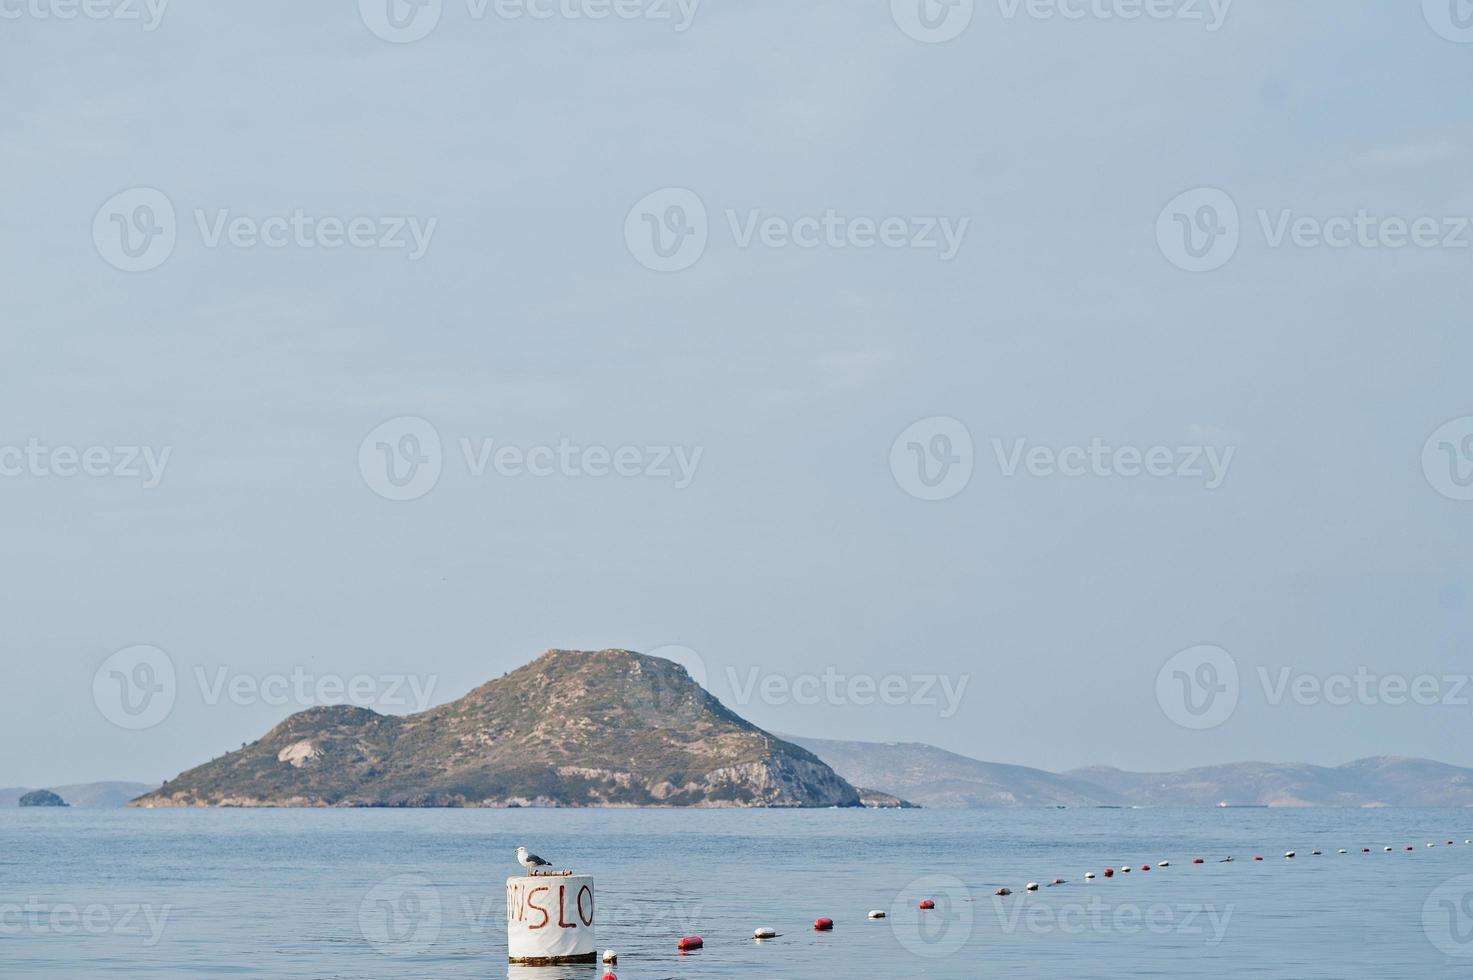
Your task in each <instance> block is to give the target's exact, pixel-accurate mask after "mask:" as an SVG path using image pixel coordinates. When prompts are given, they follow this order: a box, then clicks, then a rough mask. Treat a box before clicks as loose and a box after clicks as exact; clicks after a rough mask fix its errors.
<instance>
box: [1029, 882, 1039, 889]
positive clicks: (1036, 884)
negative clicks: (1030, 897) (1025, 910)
mask: <svg viewBox="0 0 1473 980" xmlns="http://www.w3.org/2000/svg"><path fill="white" fill-rule="evenodd" d="M1028 890H1029V891H1031V892H1036V891H1038V882H1036V881H1030V882H1028Z"/></svg>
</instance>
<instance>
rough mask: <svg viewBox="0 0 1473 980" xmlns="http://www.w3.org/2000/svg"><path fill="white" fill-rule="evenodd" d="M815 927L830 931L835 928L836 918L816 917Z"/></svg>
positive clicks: (821, 930) (819, 929)
mask: <svg viewBox="0 0 1473 980" xmlns="http://www.w3.org/2000/svg"><path fill="white" fill-rule="evenodd" d="M813 928H815V929H817V930H818V931H819V932H830V931H832V930H833V928H834V920H833V919H827V918H825V919H814V920H813Z"/></svg>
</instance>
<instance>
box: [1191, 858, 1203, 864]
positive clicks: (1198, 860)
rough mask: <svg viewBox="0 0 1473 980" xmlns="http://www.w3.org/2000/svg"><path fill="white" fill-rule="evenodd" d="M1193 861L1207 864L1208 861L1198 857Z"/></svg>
mask: <svg viewBox="0 0 1473 980" xmlns="http://www.w3.org/2000/svg"><path fill="white" fill-rule="evenodd" d="M1192 863H1193V864H1206V863H1207V862H1206V861H1203V860H1202V859H1201V858H1197V859H1195V860H1194V861H1192Z"/></svg>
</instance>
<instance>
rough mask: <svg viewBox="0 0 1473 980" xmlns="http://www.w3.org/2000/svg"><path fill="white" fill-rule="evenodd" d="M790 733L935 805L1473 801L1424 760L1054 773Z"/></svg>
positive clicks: (876, 781)
mask: <svg viewBox="0 0 1473 980" xmlns="http://www.w3.org/2000/svg"><path fill="white" fill-rule="evenodd" d="M786 737H787V738H788V740H789V741H791V742H793V743H794V744H797V745H801V746H803V747H804V748H806V749H808V750H809V751H810V752H812V753H813V754H814V755H816V756H818V757H819V758H820V759H823V760H824V761H825V762H827V763H828V764H829V765H831V766H833V768H834V770H835V771H836V772H838V773H839V775H841V776H843V777H844V778H845V779H847V780H849V781H850V782H851V783H855V784H857V785H862V786H871V787H874V788H875V789H876V790H878V791H880V792H885V793H894V794H898V795H900V796H903V797H905V798H906V799H908V800H912V801H914V802H915V803H918V804H920V805H921V806H925V807H933V808H972V807H991V806H1159V807H1192V806H1216V805H1217V804H1219V803H1230V804H1244V805H1263V806H1273V807H1294V806H1354V807H1374V806H1427V807H1439V806H1473V769H1460V768H1458V767H1457V766H1449V765H1445V764H1443V763H1440V762H1432V761H1429V760H1426V759H1402V758H1389V757H1387V758H1374V759H1362V760H1360V761H1358V762H1351V763H1348V764H1346V765H1343V766H1335V767H1324V766H1310V765H1301V764H1295V763H1264V762H1242V763H1235V764H1232V765H1223V766H1211V767H1208V768H1203V769H1188V770H1185V771H1183V772H1168V773H1136V772H1125V771H1123V770H1120V769H1111V768H1108V767H1104V766H1094V767H1090V768H1085V769H1075V770H1073V771H1070V772H1066V773H1061V774H1055V773H1051V772H1045V771H1044V770H1041V769H1028V768H1025V767H1023V766H1009V765H1001V764H998V763H993V762H980V761H978V760H976V759H970V758H967V757H966V756H963V755H957V754H956V753H953V752H947V751H945V750H943V749H938V748H936V747H935V746H931V745H922V744H918V743H900V744H897V743H893V742H889V743H879V742H846V741H831V740H824V739H814V738H797V737H793V736H786Z"/></svg>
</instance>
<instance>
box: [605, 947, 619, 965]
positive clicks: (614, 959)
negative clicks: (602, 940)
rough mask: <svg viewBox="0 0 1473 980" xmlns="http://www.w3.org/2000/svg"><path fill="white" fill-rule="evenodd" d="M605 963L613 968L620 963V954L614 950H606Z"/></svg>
mask: <svg viewBox="0 0 1473 980" xmlns="http://www.w3.org/2000/svg"><path fill="white" fill-rule="evenodd" d="M604 962H605V963H607V964H609V965H610V966H613V965H614V964H615V963H618V962H619V954H618V953H616V952H614V951H613V950H612V949H606V950H604Z"/></svg>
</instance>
